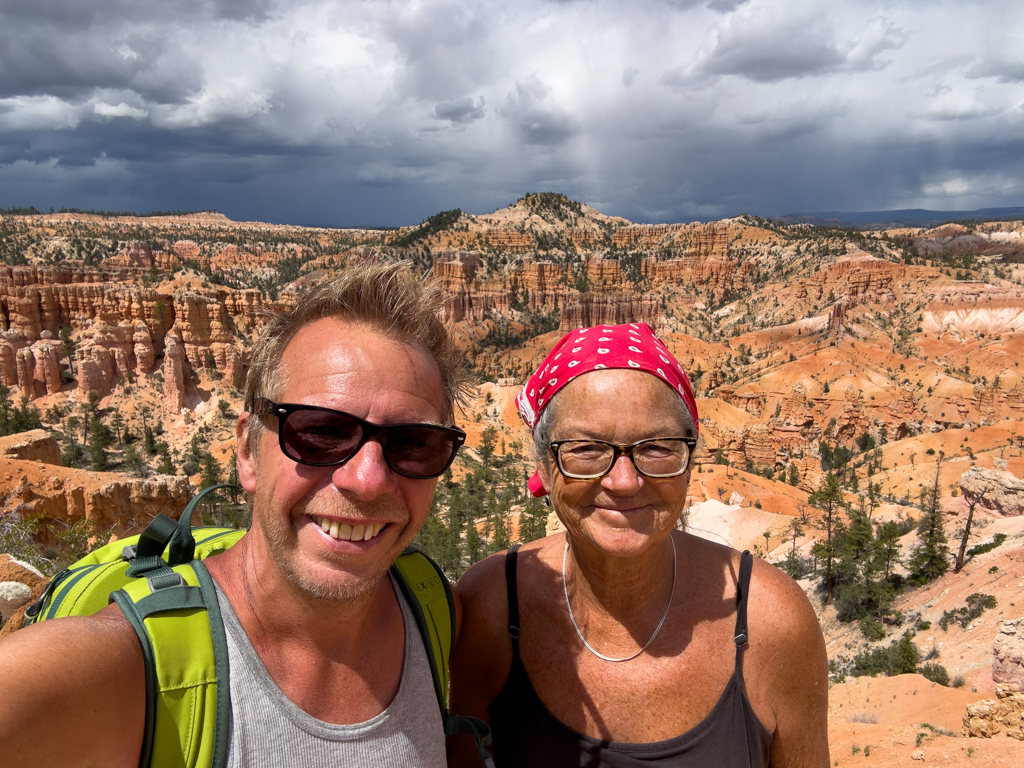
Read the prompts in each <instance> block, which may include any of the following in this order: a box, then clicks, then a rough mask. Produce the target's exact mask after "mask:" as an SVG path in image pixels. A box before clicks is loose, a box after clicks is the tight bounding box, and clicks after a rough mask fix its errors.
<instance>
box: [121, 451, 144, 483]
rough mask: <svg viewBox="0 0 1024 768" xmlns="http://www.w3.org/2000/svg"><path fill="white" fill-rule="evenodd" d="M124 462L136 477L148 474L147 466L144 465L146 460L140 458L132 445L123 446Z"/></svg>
mask: <svg viewBox="0 0 1024 768" xmlns="http://www.w3.org/2000/svg"><path fill="white" fill-rule="evenodd" d="M124 463H125V466H127V467H128V471H129V472H131V473H132V474H133V475H136V476H137V477H145V476H146V475H147V474H149V467H148V466H146V462H145V461H143V460H142V457H141V456H140V455H139V452H138V451H137V450H136V449H135V446H134V445H128V446H126V447H125V449H124Z"/></svg>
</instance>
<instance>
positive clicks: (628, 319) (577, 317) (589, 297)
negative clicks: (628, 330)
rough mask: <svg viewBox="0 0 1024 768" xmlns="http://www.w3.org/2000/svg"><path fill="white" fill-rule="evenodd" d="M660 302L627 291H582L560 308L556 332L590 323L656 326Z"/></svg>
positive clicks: (650, 296)
mask: <svg viewBox="0 0 1024 768" xmlns="http://www.w3.org/2000/svg"><path fill="white" fill-rule="evenodd" d="M660 316H661V305H660V304H659V303H658V299H657V297H656V296H652V295H649V294H647V295H638V294H630V293H621V294H615V293H608V294H601V293H584V294H582V295H581V296H580V297H579V299H578V300H577V301H575V302H573V303H570V304H567V305H566V306H565V307H563V308H562V321H561V323H560V324H559V330H560V331H563V332H564V331H570V330H572V329H573V328H584V327H587V326H591V325H619V324H621V323H647V324H648V325H650V326H651V327H652V328H657V327H658V319H659V318H660Z"/></svg>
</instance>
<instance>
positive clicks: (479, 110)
mask: <svg viewBox="0 0 1024 768" xmlns="http://www.w3.org/2000/svg"><path fill="white" fill-rule="evenodd" d="M485 114H487V110H486V109H485V108H484V97H483V96H481V97H480V101H479V102H478V103H474V102H473V98H472V97H471V96H466V97H465V98H462V99H452V100H451V101H445V102H442V103H440V104H438V105H437V106H435V107H434V111H433V112H431V113H430V116H431V117H433V118H435V119H437V120H449V121H451V122H453V123H462V124H465V123H472V122H473V121H474V120H479V119H480V118H482V117H483V116H484V115H485Z"/></svg>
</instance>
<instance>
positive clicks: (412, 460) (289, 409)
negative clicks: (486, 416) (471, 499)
mask: <svg viewBox="0 0 1024 768" xmlns="http://www.w3.org/2000/svg"><path fill="white" fill-rule="evenodd" d="M253 409H254V410H253V414H254V415H257V416H267V415H274V416H277V419H278V422H277V437H278V441H279V442H280V444H281V452H282V453H283V454H284V455H285V456H287V457H288V458H289V459H291V460H292V461H296V462H298V463H299V464H306V465H308V466H311V467H333V466H337V465H338V464H344V463H345V462H346V461H348V460H349V459H351V458H352V457H353V456H355V455H356V454H357V453H359V450H360V449H361V448H362V447H363V446H364V445H365V444H366V442H367V441H368V440H370V439H371V438H373V437H376V438H377V439H378V440H380V445H381V449H382V451H383V453H384V461H385V463H387V465H388V467H390V468H391V470H392V471H393V472H396V473H397V474H399V475H402V476H403V477H411V478H415V479H418V480H422V479H426V478H430V477H437V476H438V475H440V474H442V473H443V472H444V471H445V470H446V469H448V467H449V466H451V463H452V462H453V461H454V460H455V454H456V453H457V452H458V450H459V448H460V447H461V446H462V444H463V443H464V442H465V441H466V433H465V432H463V431H462V430H461V429H459V428H458V427H442V426H439V425H436V424H383V425H381V424H373V423H372V422H369V421H366V420H365V419H360V418H359V417H358V416H353V415H352V414H351V413H345V412H344V411H336V410H334V409H332V408H321V407H320V406H317V405H296V404H294V403H275V402H274V401H272V400H267V399H266V398H263V397H260V398H256V402H255V403H254V404H253Z"/></svg>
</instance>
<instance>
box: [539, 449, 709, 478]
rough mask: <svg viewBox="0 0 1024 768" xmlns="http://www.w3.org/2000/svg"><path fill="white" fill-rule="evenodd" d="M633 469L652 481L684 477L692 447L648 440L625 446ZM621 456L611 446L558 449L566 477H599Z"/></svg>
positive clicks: (559, 462) (558, 455)
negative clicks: (653, 479) (676, 476)
mask: <svg viewBox="0 0 1024 768" xmlns="http://www.w3.org/2000/svg"><path fill="white" fill-rule="evenodd" d="M624 452H625V453H626V454H628V455H630V456H631V458H632V460H633V466H635V467H636V468H637V470H638V471H639V472H640V473H641V474H643V475H648V476H650V477H672V476H674V475H678V474H682V472H683V471H684V470H685V469H686V465H687V462H688V461H689V458H690V451H689V447H688V446H687V445H686V443H685V442H684V441H683V440H680V439H665V440H645V441H643V442H641V443H637V444H635V445H632V446H625V451H624ZM617 454H618V452H617V451H616V450H615V446H614V445H612V444H610V443H604V442H599V441H590V440H570V441H567V442H564V443H561V444H560V445H559V446H558V452H557V457H558V466H559V469H560V470H561V471H562V473H563V474H565V475H569V476H578V477H581V478H583V477H595V476H600V475H604V474H606V473H607V472H609V471H610V470H611V468H612V465H613V464H614V463H615V459H616V457H617Z"/></svg>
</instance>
